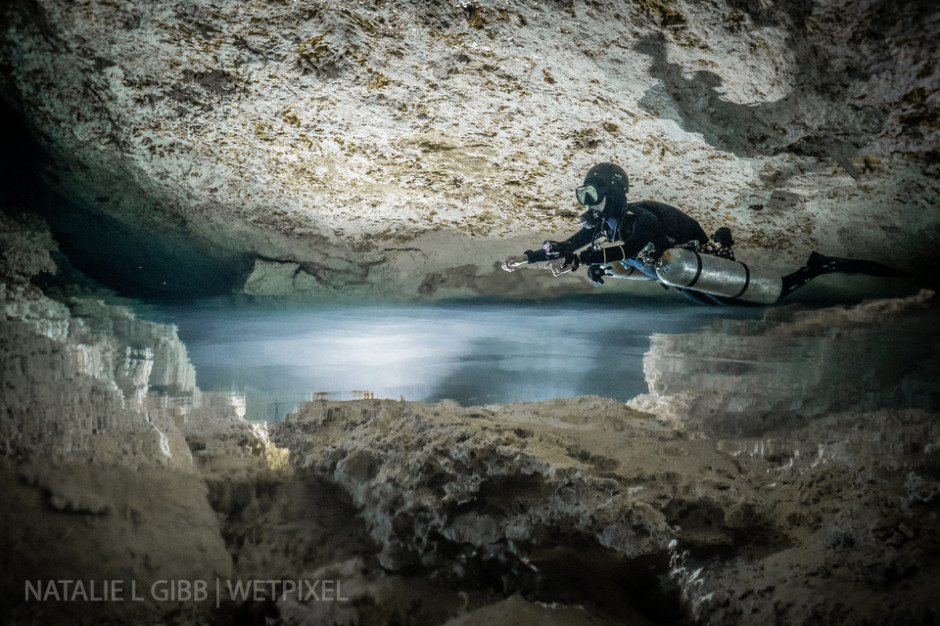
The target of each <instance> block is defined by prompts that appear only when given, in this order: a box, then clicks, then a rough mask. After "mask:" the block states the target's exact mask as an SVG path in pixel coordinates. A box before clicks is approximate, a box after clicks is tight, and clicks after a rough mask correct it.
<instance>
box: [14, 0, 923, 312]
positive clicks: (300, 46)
mask: <svg viewBox="0 0 940 626" xmlns="http://www.w3.org/2000/svg"><path fill="white" fill-rule="evenodd" d="M2 20H3V21H2V24H3V26H2V38H0V55H2V56H0V68H2V71H0V81H2V83H0V84H2V88H3V93H4V100H5V101H6V103H7V105H8V106H10V107H12V108H13V109H14V110H15V111H17V112H18V113H19V115H21V116H22V119H23V120H24V122H23V123H24V124H25V126H26V128H27V129H28V136H29V137H30V138H31V139H30V141H34V142H36V143H37V144H38V146H39V152H40V153H41V154H42V155H43V156H44V158H43V160H42V165H41V168H40V169H41V172H40V178H39V181H40V184H41V185H43V186H45V187H48V188H49V190H50V191H51V192H53V193H54V195H55V198H56V200H54V201H53V200H50V201H47V202H45V204H46V208H45V211H46V212H48V213H53V214H58V215H60V216H61V215H63V213H64V214H65V215H66V216H68V217H69V220H63V221H68V222H69V223H71V224H72V225H73V227H72V231H71V233H70V234H71V236H72V238H73V239H74V240H76V241H75V242H73V244H74V246H75V254H76V256H83V257H84V258H85V261H86V263H87V264H92V263H93V261H94V257H95V255H96V254H97V255H101V254H102V253H105V254H109V255H110V256H111V258H112V260H113V262H114V264H115V265H122V266H126V267H127V268H129V269H128V270H127V271H126V272H125V276H124V277H123V278H122V281H124V284H125V285H127V286H132V285H133V284H134V282H135V280H136V281H137V283H138V284H137V287H138V289H139V290H142V291H146V290H153V291H156V292H160V291H161V290H163V291H164V292H169V291H173V290H177V291H185V290H187V289H189V291H191V292H198V291H199V290H200V289H205V288H206V286H205V285H206V282H207V281H208V282H211V283H216V284H222V285H224V286H225V288H226V289H232V290H235V291H242V292H247V293H252V294H258V295H277V294H285V293H293V294H302V295H305V296H309V297H318V298H322V297H332V298H337V297H354V296H363V297H382V298H402V297H404V298H415V297H428V296H434V295H455V294H479V293H493V292H496V293H511V294H518V295H532V294H544V293H545V292H546V290H547V289H548V288H549V286H551V287H552V288H553V289H555V290H556V291H557V290H575V291H578V290H583V289H585V288H586V286H585V282H586V281H585V280H584V279H583V276H574V277H567V278H565V279H562V280H561V281H552V280H550V279H549V278H547V277H546V276H544V275H543V274H542V273H532V272H528V273H524V274H520V275H516V276H511V277H502V276H497V274H494V271H495V266H494V262H495V261H496V260H498V259H502V258H504V257H505V256H507V255H508V254H512V253H518V252H520V251H521V250H524V249H526V248H529V247H532V246H537V245H538V244H539V243H540V242H541V241H542V240H543V239H545V238H546V237H547V236H549V235H553V234H557V233H561V232H565V231H572V230H573V229H574V228H575V225H576V216H577V214H578V212H579V211H578V206H577V204H576V203H575V202H574V200H573V194H572V193H571V190H572V189H573V188H574V187H575V186H576V184H577V183H578V182H579V181H580V179H581V178H582V176H583V173H584V172H585V171H586V170H587V168H588V167H590V166H591V165H592V164H594V163H595V162H598V161H601V160H606V159H613V160H615V161H617V162H619V163H621V164H622V165H623V166H624V167H625V168H626V170H627V171H628V172H629V173H630V175H631V177H632V192H631V197H632V198H633V199H657V200H662V201H666V202H669V203H673V204H676V205H677V206H679V207H680V208H682V209H684V210H686V211H687V212H689V213H690V214H691V215H693V216H694V217H695V218H697V219H698V220H699V221H700V222H701V223H702V224H703V226H704V227H705V229H706V230H708V231H709V232H711V230H712V229H714V228H717V227H718V226H722V225H730V226H731V227H732V229H733V231H734V233H735V237H736V239H737V241H738V249H739V256H746V257H747V258H748V259H749V260H750V261H751V262H758V263H764V264H767V265H771V266H775V267H780V268H781V269H786V268H792V267H793V266H795V265H798V264H800V263H802V261H803V260H804V259H805V257H806V255H807V254H808V252H809V251H811V250H812V249H821V250H822V251H824V252H826V253H829V254H838V255H852V256H864V257H866V258H872V259H874V260H879V261H883V262H888V263H891V264H893V265H896V266H900V267H902V268H904V269H909V270H913V271H915V272H922V270H923V267H924V266H925V265H926V264H927V263H928V262H929V261H930V260H934V259H935V256H936V255H935V251H936V249H937V239H938V236H940V233H938V227H937V224H938V220H937V209H936V197H937V183H936V165H935V162H936V148H937V145H938V141H937V140H938V129H940V125H938V113H937V111H938V109H937V107H938V97H940V96H938V95H937V84H938V69H937V64H936V59H937V52H936V49H935V46H934V41H935V37H936V34H937V32H938V25H940V21H938V20H940V18H938V12H937V10H936V7H935V5H934V3H931V2H923V1H911V2H906V3H904V4H903V5H895V4H893V3H887V2H881V1H879V0H865V1H863V2H848V1H843V0H828V1H827V2H820V3H807V2H802V1H798V0H791V1H787V2H781V3H774V4H772V5H763V4H760V5H754V6H752V5H751V4H750V3H742V2H737V1H735V0H727V1H720V2H719V1H716V2H712V3H708V4H707V5H699V4H696V3H691V2H672V3H666V2H659V1H658V0H656V1H648V0H643V1H637V2H586V3H568V2H550V3H532V2H526V1H522V0H514V1H509V2H503V3H500V4H498V5H490V4H487V3H452V4H448V3H440V2H432V1H422V2H417V3H400V4H399V3H379V2H372V3H369V2H366V3H357V4H356V5H355V6H350V5H348V4H347V3H339V2H318V3H315V4H307V3H281V2H263V1H253V2H247V3H234V2H223V1H199V2H192V3H186V4H183V5H168V4H160V3H157V4H154V3H144V4H140V3H134V4H125V5H115V4H114V3H111V2H105V1H101V2H98V1H93V2H82V3H74V2H67V1H65V0H17V1H16V2H12V3H9V4H7V5H6V6H5V8H4V9H3V10H2ZM50 204H54V205H56V208H57V209H58V210H57V211H56V210H52V209H50V207H49V205H50ZM63 207H64V208H63ZM76 216H80V217H78V218H76ZM91 216H93V217H94V219H92V217H91ZM83 220H87V223H88V224H89V225H91V224H94V225H95V227H96V228H97V229H98V230H101V229H105V230H109V229H113V232H114V234H115V235H116V236H115V237H112V238H111V239H112V240H113V241H115V242H116V241H118V240H120V241H122V242H124V241H129V242H131V243H130V244H125V245H123V246H122V245H114V247H113V248H111V249H108V248H102V246H107V245H108V243H107V242H108V238H107V237H105V238H103V239H104V242H102V241H101V240H102V238H101V237H99V238H98V239H97V241H95V242H94V243H91V241H92V240H91V238H88V241H87V242H84V244H83V243H82V239H83V234H82V232H81V230H80V228H79V229H78V232H75V231H76V228H75V226H74V225H75V224H76V223H77V224H81V223H82V222H83ZM52 223H53V227H54V230H58V231H59V233H58V234H59V235H60V236H62V234H63V233H65V234H69V233H68V232H66V231H68V228H67V225H65V224H59V225H58V226H57V223H56V222H55V221H54V220H52ZM151 240H155V241H152V242H151V243H152V248H153V249H152V254H151V255H150V256H149V257H148V256H146V255H143V256H142V255H141V254H140V253H139V248H140V246H139V245H138V244H139V243H140V242H144V241H151ZM135 249H136V250H137V254H135ZM79 251H80V253H79ZM130 268H136V269H138V270H139V271H138V272H137V274H136V278H135V272H134V271H130ZM182 268H188V269H189V272H188V274H187V272H184V271H181V269H182ZM193 268H200V270H201V269H203V268H205V269H206V270H207V271H206V272H202V271H197V270H194V269H193ZM208 270H212V271H211V272H210V271H208ZM923 273H924V275H926V272H923ZM200 281H202V282H200ZM164 283H166V284H167V285H168V287H167V286H164ZM615 288H616V287H615Z"/></svg>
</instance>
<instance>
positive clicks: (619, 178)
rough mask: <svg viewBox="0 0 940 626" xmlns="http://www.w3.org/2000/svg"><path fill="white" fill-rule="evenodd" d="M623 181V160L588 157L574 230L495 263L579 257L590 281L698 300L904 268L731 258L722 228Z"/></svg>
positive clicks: (724, 299) (741, 300)
mask: <svg viewBox="0 0 940 626" xmlns="http://www.w3.org/2000/svg"><path fill="white" fill-rule="evenodd" d="M629 188H630V186H629V181H628V179H627V173H626V172H625V171H623V169H622V168H620V167H619V166H617V165H615V164H613V163H600V164H598V165H595V166H594V167H592V168H591V169H590V170H588V173H587V175H586V176H585V178H584V183H583V184H582V185H581V186H580V187H578V189H577V190H576V192H575V194H576V196H577V200H578V203H579V204H581V205H583V206H584V207H586V209H587V210H586V211H585V212H584V213H583V214H582V215H581V218H580V221H579V224H580V226H581V230H579V231H578V232H576V233H575V234H574V235H572V236H571V237H569V238H568V239H566V240H565V241H561V242H558V241H546V242H545V243H544V244H543V245H542V248H541V249H539V250H526V251H525V253H524V254H523V255H517V256H511V257H509V258H508V259H506V260H505V261H504V262H503V264H502V268H503V269H504V270H506V271H507V272H512V271H514V270H515V268H517V267H519V266H520V265H526V264H531V263H539V262H548V264H549V268H550V269H551V270H552V274H553V275H555V276H559V275H561V274H564V273H567V272H571V271H575V270H577V269H578V268H579V267H580V266H581V265H586V266H588V269H587V273H588V278H590V279H591V281H592V282H593V283H594V284H595V285H601V284H603V282H604V277H607V276H612V277H615V278H626V279H630V280H656V281H659V282H660V283H661V284H663V285H664V286H668V287H674V288H676V289H678V290H679V291H680V292H681V293H682V294H683V295H685V296H686V297H687V298H689V299H691V300H694V301H696V302H700V303H703V304H772V303H774V302H777V301H778V300H780V299H781V298H784V297H786V296H787V295H789V294H791V293H793V291H795V290H796V289H798V288H800V287H802V286H803V285H805V284H807V283H808V282H809V281H811V280H812V279H814V278H816V277H817V276H821V275H823V274H828V273H832V272H842V273H848V274H869V275H873V276H903V275H904V273H903V272H899V271H897V270H895V269H893V268H891V267H888V266H886V265H882V264H881V263H876V262H873V261H860V260H853V259H841V258H836V257H827V256H824V255H822V254H819V253H816V252H813V253H812V254H811V255H810V257H809V260H808V261H807V263H806V265H804V266H803V267H801V268H800V269H798V270H796V271H795V272H792V273H790V274H787V275H786V276H783V277H780V276H777V275H773V274H769V273H767V272H762V271H760V270H757V269H754V268H750V267H748V266H747V265H745V264H744V263H741V262H739V261H736V260H735V259H734V252H733V251H732V246H733V244H734V241H733V239H732V237H731V231H730V230H729V229H728V228H724V227H723V228H719V229H718V230H717V231H715V233H714V234H713V235H712V236H711V237H708V236H707V235H706V234H705V231H704V230H703V229H702V227H701V226H700V225H699V223H698V222H697V221H695V220H694V219H693V218H691V217H689V216H688V215H686V214H685V213H683V212H682V211H680V210H679V209H677V208H675V207H673V206H670V205H668V204H663V203H662V202H653V201H644V202H627V192H628V191H629ZM605 244H606V245H605ZM582 249H583V250H582ZM579 250H582V251H581V252H578V251H579Z"/></svg>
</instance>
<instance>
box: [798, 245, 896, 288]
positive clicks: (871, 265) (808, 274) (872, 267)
mask: <svg viewBox="0 0 940 626" xmlns="http://www.w3.org/2000/svg"><path fill="white" fill-rule="evenodd" d="M833 272H839V273H842V274H868V275H869V276H887V277H895V278H896V277H900V276H906V275H907V274H906V273H904V272H902V271H900V270H896V269H894V268H893V267H890V266H888V265H885V264H883V263H877V262H875V261H863V260H857V259H840V258H839V257H834V256H825V255H823V254H819V253H818V252H813V253H812V254H810V255H809V259H808V260H807V261H806V265H804V266H803V267H801V268H800V269H798V270H796V271H795V272H793V273H791V274H787V275H786V276H784V277H783V291H782V292H781V294H780V297H781V298H783V297H785V296H787V295H789V294H791V293H793V292H794V291H796V290H797V289H799V288H800V287H802V286H803V285H805V284H806V283H808V282H809V281H811V280H813V279H814V278H816V277H817V276H822V275H823V274H831V273H833Z"/></svg>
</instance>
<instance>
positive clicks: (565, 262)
mask: <svg viewBox="0 0 940 626" xmlns="http://www.w3.org/2000/svg"><path fill="white" fill-rule="evenodd" d="M580 266H581V261H580V260H579V259H578V257H577V255H574V254H569V255H567V256H561V257H558V258H557V259H554V260H552V261H549V262H548V269H550V270H552V276H561V275H562V274H567V273H568V272H573V271H575V270H576V269H578V268H579V267H580Z"/></svg>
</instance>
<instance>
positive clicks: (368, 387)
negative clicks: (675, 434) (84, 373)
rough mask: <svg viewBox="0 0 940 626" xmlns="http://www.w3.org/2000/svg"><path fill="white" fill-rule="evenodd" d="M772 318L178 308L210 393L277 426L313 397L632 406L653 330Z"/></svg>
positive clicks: (603, 311)
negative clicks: (592, 400)
mask: <svg viewBox="0 0 940 626" xmlns="http://www.w3.org/2000/svg"><path fill="white" fill-rule="evenodd" d="M760 315H761V313H760V309H730V308H708V307H700V306H694V305H690V304H689V303H688V302H685V301H683V300H677V301H676V302H675V303H673V302H664V301H661V300H654V301H650V302H647V301H645V300H643V299H626V298H568V299H562V300H551V301H542V302H524V303H520V302H492V301H490V302H470V303H468V302H459V303H440V304H427V305H407V306H390V305H381V306H380V305H374V306H362V305H359V306H340V305H334V306H309V305H308V306H292V307H280V308H273V307H270V306H244V305H241V306H232V305H231V304H230V303H227V302H218V301H210V302H202V303H196V304H190V305H185V306H184V305H174V306H165V307H162V308H160V309H159V317H161V318H163V320H162V321H167V322H170V323H172V324H175V325H176V326H177V327H178V329H179V334H180V338H181V339H182V341H183V342H184V343H185V344H186V347H187V350H188V354H189V358H190V360H191V361H192V363H193V365H194V367H195V369H196V383H197V385H198V387H199V388H200V389H201V390H203V391H220V392H236V393H242V394H244V395H245V397H246V401H247V414H246V417H247V418H249V419H266V420H269V421H277V420H280V419H283V417H284V415H285V414H286V413H287V412H290V411H292V410H293V409H294V407H295V406H296V405H297V403H299V402H302V401H306V400H310V399H311V398H313V397H325V398H331V399H339V400H345V399H352V398H361V397H376V398H393V399H405V400H424V401H438V400H442V399H452V400H456V401H457V402H459V403H461V404H465V405H476V404H490V403H506V402H514V401H534V400H546V399H552V398H568V397H574V396H578V395H586V394H596V395H600V396H605V397H610V398H615V399H620V400H624V401H626V400H629V399H630V398H633V397H634V396H636V395H638V394H641V393H645V392H646V391H647V389H648V387H647V383H646V380H645V378H644V374H643V356H644V354H646V352H647V351H648V350H649V348H650V337H651V336H652V335H653V334H654V333H669V334H673V333H686V332H693V331H698V330H700V329H702V328H704V327H706V326H707V325H708V324H710V323H711V321H712V320H714V319H716V318H734V319H749V318H756V317H760Z"/></svg>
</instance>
